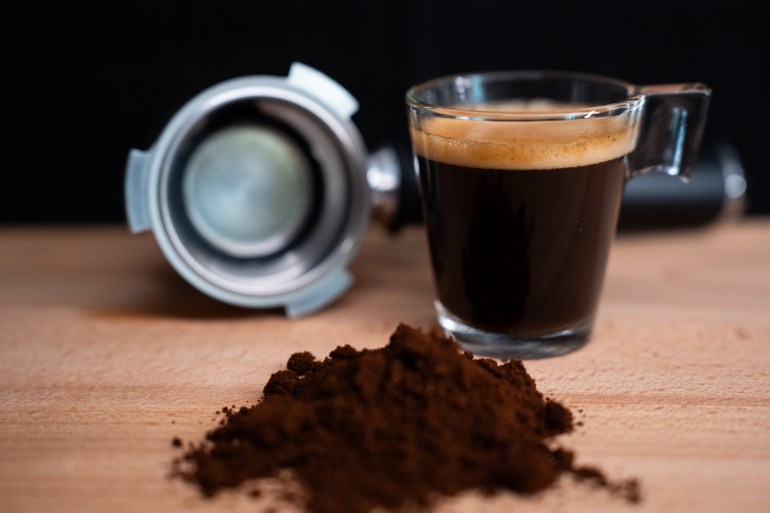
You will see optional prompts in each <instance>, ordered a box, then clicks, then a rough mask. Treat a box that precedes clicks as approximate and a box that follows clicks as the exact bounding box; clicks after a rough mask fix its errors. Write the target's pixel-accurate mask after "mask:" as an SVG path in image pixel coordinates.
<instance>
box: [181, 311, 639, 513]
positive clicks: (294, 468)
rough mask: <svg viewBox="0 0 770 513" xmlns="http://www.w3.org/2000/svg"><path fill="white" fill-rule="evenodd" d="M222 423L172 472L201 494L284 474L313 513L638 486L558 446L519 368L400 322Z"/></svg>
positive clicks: (555, 426)
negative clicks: (477, 495)
mask: <svg viewBox="0 0 770 513" xmlns="http://www.w3.org/2000/svg"><path fill="white" fill-rule="evenodd" d="M222 413H224V418H223V419H222V421H221V423H220V425H219V427H218V428H216V429H214V430H212V431H210V432H209V433H208V434H207V436H206V440H205V441H203V442H200V443H197V444H191V445H190V446H189V447H188V448H187V450H186V452H185V453H184V454H183V455H182V456H180V457H179V458H178V459H177V460H175V465H174V475H175V476H178V477H182V478H183V479H186V480H188V481H190V482H192V483H194V484H195V485H197V486H199V487H200V490H201V491H202V492H203V494H205V495H207V496H212V495H215V494H216V493H217V492H219V491H221V490H223V489H227V488H233V487H237V486H239V485H241V484H243V483H245V482H251V481H252V480H254V479H259V478H268V477H276V476H279V475H281V474H282V473H285V471H286V470H289V471H291V474H292V476H293V479H294V480H295V481H296V483H298V484H299V486H300V489H301V491H302V493H301V494H300V495H292V496H290V497H291V498H292V499H293V500H295V501H297V502H299V503H300V506H301V507H303V508H304V509H306V510H307V511H311V512H314V513H333V512H334V513H337V512H340V511H346V512H348V513H366V512H369V511H371V510H372V509H374V508H376V507H382V508H385V509H390V510H397V509H400V508H403V507H415V506H417V507H429V506H430V505H431V504H433V502H434V501H435V500H436V499H437V498H439V497H441V496H452V495H456V494H458V493H460V492H463V491H468V490H480V491H482V492H484V493H490V494H491V493H495V492H497V491H500V490H511V491H514V492H520V493H527V494H531V493H535V492H538V491H541V490H544V489H546V488H548V487H549V486H550V485H552V484H553V483H554V482H555V481H556V479H557V478H558V477H559V476H560V475H561V474H563V473H569V474H571V475H573V476H574V477H575V478H577V479H579V480H589V481H590V482H591V483H593V484H595V485H597V486H601V487H603V488H605V489H607V490H609V491H611V492H612V493H616V494H619V495H621V496H622V497H623V498H625V499H627V500H629V501H637V500H639V492H638V486H637V483H636V482H635V481H625V482H619V483H613V482H610V481H609V480H608V479H607V478H606V477H605V475H604V474H603V473H602V472H601V471H600V470H599V469H597V468H594V467H576V466H575V465H574V463H573V454H572V453H571V452H570V451H567V450H565V449H563V448H555V447H553V438H554V437H555V436H556V435H559V434H562V433H566V432H569V431H570V430H571V429H572V427H573V417H572V414H571V412H570V411H569V410H568V409H567V408H565V407H564V406H563V405H562V404H560V403H559V402H556V401H554V400H548V399H546V398H544V397H543V395H542V394H541V393H540V392H539V391H538V390H537V388H536V386H535V382H534V381H533V380H532V378H531V377H530V376H529V374H528V373H527V372H526V370H525V368H524V366H523V365H522V363H521V362H519V361H516V360H513V361H510V362H507V363H504V364H498V363H497V362H496V361H494V360H489V359H474V357H473V355H471V354H470V353H464V354H463V353H460V352H459V351H458V348H457V345H456V344H455V343H454V342H453V341H452V340H450V339H447V338H445V337H444V336H442V335H441V334H440V333H438V332H433V333H429V334H428V333H424V332H422V331H421V330H418V329H415V328H411V327H409V326H406V325H403V324H402V325H400V326H399V327H398V328H397V329H396V331H395V333H394V334H393V335H392V336H391V339H390V343H389V344H388V345H387V346H386V347H383V348H380V349H376V350H362V351H357V350H355V349H353V348H352V347H350V346H348V345H346V346H341V347H338V348H337V349H335V350H334V351H332V352H331V353H330V354H329V356H328V358H326V359H325V360H324V361H318V360H316V359H315V357H314V356H313V355H311V354H310V353H307V352H306V353H297V354H294V355H292V356H291V358H290V359H289V361H288V363H287V369H286V370H282V371H279V372H276V373H275V374H273V375H272V377H271V378H270V380H269V381H268V383H267V385H266V386H265V388H264V397H263V399H262V400H261V401H260V402H259V403H257V404H255V405H254V406H251V407H242V408H240V409H237V410H236V409H235V408H224V409H223V410H222ZM178 442H179V441H178V440H175V445H179V444H178Z"/></svg>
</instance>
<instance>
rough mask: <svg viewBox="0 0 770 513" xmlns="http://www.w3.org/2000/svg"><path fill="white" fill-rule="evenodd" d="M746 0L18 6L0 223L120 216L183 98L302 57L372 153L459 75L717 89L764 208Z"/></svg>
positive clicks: (762, 108)
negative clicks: (415, 90) (131, 179)
mask: <svg viewBox="0 0 770 513" xmlns="http://www.w3.org/2000/svg"><path fill="white" fill-rule="evenodd" d="M739 4H740V3H739V2H718V3H714V5H711V4H709V3H707V2H696V1H691V0H687V1H680V2H677V1H676V0H669V1H666V2H643V1H642V2H627V1H619V0H612V1H602V2H597V1H594V2H566V1H555V0H550V1H529V2H522V1H516V0H512V1H503V0H500V1H491V0H469V1H466V2H459V1H456V0H424V1H409V0H393V1H389V2H385V1H382V2H375V1H365V0H327V1H313V0H280V1H275V2H265V1H259V0H252V1H248V2H246V1H241V2H235V1H230V0H220V1H218V2H211V3H204V2H200V1H192V2H187V3H184V4H182V3H180V4H175V3H170V2H164V1H162V0H156V1H154V2H147V1H143V0H137V1H133V2H129V3H123V2H118V3H114V2H96V1H93V2H89V1H85V0H74V1H71V2H60V3H52V5H45V4H41V3H39V2H34V1H27V2H16V1H15V0H10V1H9V0H6V1H5V2H4V6H3V7H1V8H0V9H2V11H3V13H2V20H1V21H0V23H1V24H2V36H3V38H4V41H3V52H4V56H3V73H2V76H3V84H4V86H3V90H4V94H3V111H2V112H3V115H2V119H3V125H4V127H5V130H4V133H5V135H4V136H3V141H4V144H3V158H2V162H3V163H4V166H3V171H2V177H3V180H2V182H1V183H2V185H0V222H37V221H45V222H49V221H62V222H83V221H87V222H91V221H93V222H102V221H107V222H110V221H122V220H123V219H125V215H124V212H123V173H124V165H125V160H126V155H127V152H128V150H129V149H130V148H132V147H136V148H140V149H145V148H147V147H148V146H150V144H151V143H152V142H153V141H154V140H155V139H156V138H157V136H158V135H159V134H160V132H161V130H162V128H163V126H164V125H165V123H166V122H167V121H168V120H169V119H170V118H171V116H172V115H173V114H174V113H175V112H176V110H177V109H178V108H180V107H181V106H182V105H183V104H184V103H185V102H186V101H187V100H189V99H190V98H192V97H193V96H194V95H196V94H197V93H199V92H200V91H202V90H203V89H205V88H207V87H209V86H211V85H213V84H215V83H217V82H220V81H222V80H225V79H229V78H233V77H236V76H241V75H251V74H268V75H285V74H286V72H287V71H288V68H289V65H290V64H291V62H292V61H295V60H297V61H301V62H304V63H306V64H309V65H311V66H313V67H316V68H317V69H319V70H321V71H323V72H325V73H327V74H328V75H330V76H332V77H333V78H335V79H336V80H337V81H338V82H340V83H341V84H342V85H343V86H345V87H346V88H347V89H348V90H350V91H351V92H352V93H353V94H354V95H355V96H356V97H357V98H358V99H359V101H360V103H361V109H360V111H359V113H358V114H357V115H356V117H355V118H354V119H355V120H356V123H357V124H358V126H359V128H360V129H361V131H362V133H363V135H364V138H365V139H366V142H367V144H368V145H370V146H374V145H377V144H379V143H381V142H385V141H388V140H389V139H392V138H394V137H401V136H404V135H405V125H406V121H405V109H404V107H403V95H404V92H405V90H406V89H407V88H408V87H409V86H410V85H412V84H413V83H415V82H418V81H422V80H425V79H428V78H432V77H434V76H437V75H443V74H447V73H452V72H466V71H480V70H491V69H500V68H519V69H525V68H546V69H567V70H575V71H585V72H592V73H600V74H605V75H610V76H615V77H617V78H621V79H624V80H627V81H629V82H633V83H638V84H651V83H674V82H690V81H702V82H705V83H707V84H708V85H710V86H711V87H712V88H713V90H714V93H713V99H712V107H711V111H710V116H709V121H708V127H707V130H706V139H707V144H710V142H711V141H720V140H722V141H727V142H729V143H732V144H733V145H734V146H735V147H736V148H737V149H738V151H739V152H740V156H741V159H742V160H743V164H744V167H745V169H746V174H747V178H748V181H749V193H748V194H749V198H748V199H749V203H748V208H749V213H751V214H759V213H766V212H770V176H769V175H770V173H768V172H767V171H768V170H767V167H768V165H767V159H766V157H765V156H764V153H766V152H767V151H770V148H768V147H767V146H768V143H767V142H766V140H767V136H768V129H767V122H768V119H770V102H769V101H768V100H767V98H768V97H769V95H768V92H767V91H765V88H767V78H768V71H769V67H770V65H769V64H768V62H769V56H770V52H769V51H768V50H770V45H768V39H769V38H768V33H767V32H768V31H767V29H766V28H765V27H764V26H762V25H761V23H762V21H763V19H764V17H763V16H762V15H760V14H759V13H757V12H751V11H750V10H745V9H743V8H742V7H740V6H739Z"/></svg>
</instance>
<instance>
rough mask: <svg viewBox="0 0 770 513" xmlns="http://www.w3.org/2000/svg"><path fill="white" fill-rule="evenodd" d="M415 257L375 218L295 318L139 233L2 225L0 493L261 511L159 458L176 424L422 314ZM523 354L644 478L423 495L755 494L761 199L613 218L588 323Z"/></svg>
mask: <svg viewBox="0 0 770 513" xmlns="http://www.w3.org/2000/svg"><path fill="white" fill-rule="evenodd" d="M428 266H429V264H428V259H427V253H426V244H425V241H424V237H423V234H422V232H421V231H420V230H419V229H409V230H407V231H405V232H402V233H401V234H399V235H398V236H396V237H395V238H391V237H389V236H387V235H385V234H384V233H383V232H382V231H381V230H379V229H378V228H377V227H372V228H370V230H369V232H368V234H367V238H366V240H365V244H364V245H363V247H362V250H361V252H360V253H359V254H358V255H357V257H356V259H355V260H354V262H353V265H352V271H353V273H354V274H355V275H356V277H357V282H356V284H355V286H354V287H353V288H352V289H351V290H350V291H349V293H347V294H346V295H345V296H344V297H343V298H341V299H340V300H339V301H337V302H336V303H335V304H334V305H333V306H332V307H330V308H328V309H326V310H324V311H323V312H321V313H319V314H317V315H314V316H311V317H307V318H304V319H300V320H294V321H288V320H286V319H284V318H282V317H281V316H280V315H279V314H277V313H276V312H264V311H263V312H257V311H244V310H240V309H237V308H233V307H229V306H225V305H222V304H220V303H217V302H215V301H213V300H211V299H209V298H207V297H205V296H203V295H202V294H200V293H198V292H197V291H196V290H194V289H192V288H191V287H190V286H189V285H187V283H186V282H184V281H182V280H181V278H179V277H178V276H177V275H176V274H175V273H174V272H173V271H172V270H171V268H170V266H169V264H168V263H167V262H166V261H165V260H164V259H163V257H162V255H161V254H160V252H159V250H158V249H157V247H156V245H155V243H154V241H153V239H152V236H151V235H140V236H132V235H129V234H128V233H127V231H126V229H125V227H123V226H105V227H4V228H0V512H3V513H21V512H30V511H35V512H79V513H87V512H106V511H110V512H143V513H152V512H162V513H172V512H175V511H194V512H198V511H249V512H257V511H263V508H262V506H263V505H264V504H263V503H259V502H255V500H254V499H250V498H247V497H246V496H245V495H244V494H238V493H230V494H225V495H224V496H221V497H219V498H217V499H215V500H213V501H207V500H203V499H201V498H200V497H199V496H198V494H197V491H196V490H195V489H193V488H192V487H190V486H188V485H186V484H184V483H181V482H179V481H177V480H172V479H167V477H166V475H167V472H168V469H169V465H170V462H171V460H172V459H173V458H174V456H176V455H177V454H178V449H174V448H172V446H171V440H172V438H173V437H176V436H178V437H180V438H182V439H183V440H189V441H198V440H200V439H202V437H203V435H204V433H205V432H206V431H207V430H209V429H211V428H212V427H214V425H215V422H216V421H215V420H214V412H215V411H216V410H217V409H219V408H221V407H222V406H225V405H239V406H240V405H247V404H253V403H254V402H255V401H256V400H258V398H259V396H260V392H261V390H262V387H263V386H264V384H265V382H266V380H267V378H268V377H269V376H270V374H271V373H273V372H275V371H276V370H278V369H280V368H282V367H283V366H284V364H285V362H286V359H287V358H288V356H289V355H290V354H291V353H293V352H296V351H301V350H310V351H311V352H313V353H314V354H316V355H317V356H321V357H322V356H325V355H326V354H328V352H329V351H330V350H332V349H333V348H334V347H336V346H337V345H339V344H344V343H349V344H351V345H353V346H355V347H357V348H363V347H380V346H382V345H384V344H385V343H386V342H387V339H388V336H389V335H390V333H391V332H392V331H393V330H394V328H395V327H396V325H397V324H398V323H399V322H402V321H403V322H406V323H409V324H413V325H416V326H422V327H430V326H432V324H433V311H432V304H431V302H432V286H431V282H430V273H429V267H428ZM526 366H527V368H528V370H529V371H530V373H531V374H532V375H533V377H534V378H535V379H536V380H537V383H538V386H539V388H540V390H541V391H543V392H544V393H545V394H547V395H549V396H552V397H554V398H556V399H559V400H561V401H563V402H564V403H565V404H567V405H568V406H569V407H570V408H571V409H572V410H573V411H575V412H582V413H577V415H578V419H579V420H581V421H582V422H583V425H582V426H581V427H579V428H578V429H577V430H576V432H575V433H573V434H570V435H568V436H564V437H561V438H560V439H559V442H560V443H561V445H564V446H566V447H568V448H571V449H574V450H575V451H576V453H577V460H578V463H582V464H596V465H598V466H600V467H601V468H602V469H604V470H605V471H606V472H607V474H609V475H610V477H613V478H625V477H637V478H639V480H640V481H641V483H642V489H643V493H644V501H643V502H642V503H641V504H640V505H637V506H630V505H627V504H625V503H623V502H621V501H619V500H617V499H613V498H611V497H608V496H607V494H605V493H603V492H601V491H598V490H592V489H590V488H587V487H585V486H578V485H575V484H574V483H572V481H571V480H570V479H564V480H562V481H560V483H559V484H558V486H557V487H556V488H553V489H551V490H548V491H546V492H545V493H543V494H541V495H539V496H536V497H533V498H522V497H518V496H515V495H513V494H503V495H500V496H498V497H496V498H494V499H484V498H481V497H480V496H478V495H476V494H473V493H469V494H467V495H464V496H462V497H459V498H456V499H453V500H450V501H447V502H446V503H444V504H442V505H440V506H439V508H438V511H440V512H460V511H462V512H481V511H484V512H508V511H513V510H515V511H520V512H530V511H538V512H566V511H577V512H584V511H585V512H588V511H626V510H627V511H635V512H647V511H650V512H653V511H654V512H678V511H682V512H684V511H688V512H689V511H692V512H712V511H713V512H760V511H770V219H752V220H744V221H741V222H739V223H738V224H730V225H724V224H723V225H718V226H712V227H709V228H706V229H702V230H695V231H689V232H673V233H658V234H646V235H621V236H619V237H618V240H617V242H616V244H615V246H614V248H613V251H612V256H611V261H610V267H609V270H608V275H607V279H606V286H605V293H604V296H603V301H602V305H601V308H600V315H599V320H598V326H597V329H596V332H595V336H594V339H593V341H592V342H591V343H590V344H589V345H588V346H587V347H585V348H584V349H581V350H580V351H578V352H576V353H573V354H571V355H568V356H565V357H560V358H555V359H550V360H540V361H529V362H526ZM263 501H264V500H263ZM281 511H283V509H282V510H281Z"/></svg>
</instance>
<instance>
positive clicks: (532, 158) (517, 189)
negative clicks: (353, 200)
mask: <svg viewBox="0 0 770 513" xmlns="http://www.w3.org/2000/svg"><path fill="white" fill-rule="evenodd" d="M486 108H489V107H486ZM500 108H501V109H511V108H512V106H511V105H503V106H501V107H500ZM515 108H516V109H517V111H524V112H537V113H547V112H549V111H550V110H549V109H555V108H560V109H564V108H565V106H563V105H560V106H558V107H557V106H554V105H549V104H542V103H531V104H524V105H517V106H516V107H515ZM633 127H634V125H633V124H630V125H629V124H628V123H625V122H621V123H619V122H617V120H614V119H608V118H603V119H579V120H573V121H567V122H565V121H558V122H553V121H534V122H516V121H514V122H498V123H489V122H478V121H473V120H458V119H451V120H450V119H445V118H441V117H436V118H433V119H430V120H423V123H422V125H421V129H420V130H415V129H413V130H412V134H411V135H412V141H413V146H414V151H415V155H416V162H417V167H418V173H419V179H420V187H421V194H422V198H423V207H424V211H423V214H424V216H425V220H426V223H427V232H428V242H429V245H430V254H431V260H432V268H433V272H434V278H435V286H436V292H437V303H436V308H437V311H438V316H439V322H440V323H441V324H442V326H444V327H445V328H448V330H449V331H451V332H453V333H454V334H455V336H456V337H457V338H458V339H459V341H460V342H461V343H464V345H466V346H469V347H468V348H470V349H473V348H474V346H473V343H474V341H473V340H472V339H473V338H474V337H468V338H470V339H471V340H467V339H466V337H464V334H465V333H466V332H468V331H470V332H475V331H478V332H480V333H492V334H500V335H501V336H510V337H515V338H516V339H538V338H542V337H555V338H559V337H560V336H561V335H563V334H568V335H569V343H570V344H582V343H584V342H585V341H586V340H587V339H588V337H589V336H590V331H591V328H592V325H593V320H594V317H595V315H596V310H597V305H598V303H599V299H600V297H601V291H602V285H603V280H604V270H605V267H606V263H607V259H608V255H609V251H610V246H611V244H612V240H613V238H614V234H615V229H616V224H617V218H618V212H619V210H620V202H621V198H622V194H623V187H624V184H625V180H626V176H627V165H626V155H627V154H628V153H629V152H630V151H631V150H632V149H633V143H634V130H633ZM458 327H460V328H459V329H458Z"/></svg>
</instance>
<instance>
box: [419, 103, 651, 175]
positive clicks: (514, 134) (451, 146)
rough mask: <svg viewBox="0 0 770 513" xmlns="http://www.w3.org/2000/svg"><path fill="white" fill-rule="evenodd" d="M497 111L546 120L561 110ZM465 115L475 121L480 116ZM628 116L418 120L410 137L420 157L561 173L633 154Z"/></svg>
mask: <svg viewBox="0 0 770 513" xmlns="http://www.w3.org/2000/svg"><path fill="white" fill-rule="evenodd" d="M495 109H496V112H497V113H502V112H511V111H515V112H517V113H525V112H530V113H532V112H537V113H539V114H540V113H542V114H547V113H548V112H549V111H550V112H554V111H556V110H558V109H559V107H558V106H556V105H554V104H549V103H545V102H537V103H529V104H527V105H526V106H524V105H522V104H515V105H514V104H506V105H505V107H504V108H500V106H496V107H495ZM561 110H563V109H561ZM455 112H457V111H455ZM467 115H468V117H473V116H479V111H478V110H474V111H473V112H470V111H469V112H468V113H467ZM630 115H631V114H629V113H625V114H621V115H616V116H606V117H598V118H591V117H589V118H578V119H570V120H557V121H508V120H504V119H494V120H487V121H478V120H474V119H456V118H444V117H428V118H422V119H420V126H419V128H416V127H414V126H413V127H412V128H411V137H412V144H413V146H414V150H415V152H416V153H417V154H418V155H420V156H422V157H425V158H427V159H430V160H435V161H439V162H444V163H447V164H453V165H456V166H465V167H480V168H487V169H509V170H526V169H560V168H568V167H577V166H586V165H591V164H598V163H601V162H606V161H608V160H612V159H615V158H619V157H622V156H623V155H626V154H627V153H629V152H631V151H632V150H633V149H634V145H635V141H636V120H635V118H629V116H630Z"/></svg>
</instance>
